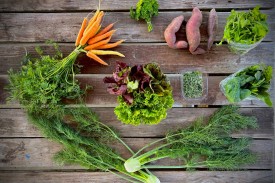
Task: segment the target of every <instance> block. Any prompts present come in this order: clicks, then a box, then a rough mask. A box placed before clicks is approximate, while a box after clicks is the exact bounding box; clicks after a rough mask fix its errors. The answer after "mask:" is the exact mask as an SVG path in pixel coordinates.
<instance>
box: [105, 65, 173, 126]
mask: <svg viewBox="0 0 275 183" xmlns="http://www.w3.org/2000/svg"><path fill="white" fill-rule="evenodd" d="M104 83H110V84H111V85H110V86H109V87H108V89H107V90H108V92H109V93H110V94H115V95H119V96H118V102H119V105H118V106H117V107H116V108H115V114H116V115H117V117H118V119H119V120H121V121H122V122H123V123H125V124H132V125H139V124H149V125H152V124H157V123H159V122H160V121H161V120H162V119H164V118H166V115H167V113H166V111H167V109H169V108H171V107H172V105H173V103H174V100H173V96H172V87H171V85H170V83H169V81H168V80H167V78H166V76H165V75H164V74H163V73H162V72H161V70H160V67H159V66H158V65H157V64H155V63H149V64H146V65H144V66H142V65H135V66H133V67H132V68H131V67H129V66H127V65H126V64H125V63H121V62H118V63H117V66H116V71H115V72H114V73H113V77H105V78H104Z"/></svg>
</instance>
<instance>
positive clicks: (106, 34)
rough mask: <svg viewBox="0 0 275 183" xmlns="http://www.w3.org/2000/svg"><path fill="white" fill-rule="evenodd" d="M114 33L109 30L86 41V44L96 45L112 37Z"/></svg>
mask: <svg viewBox="0 0 275 183" xmlns="http://www.w3.org/2000/svg"><path fill="white" fill-rule="evenodd" d="M115 31H116V30H111V31H109V32H107V33H105V34H103V35H101V36H98V35H96V37H94V38H92V39H90V40H89V41H88V44H94V43H97V42H98V41H102V40H103V39H105V38H107V37H110V36H112V35H113V33H114V32H115Z"/></svg>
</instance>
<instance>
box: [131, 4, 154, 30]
mask: <svg viewBox="0 0 275 183" xmlns="http://www.w3.org/2000/svg"><path fill="white" fill-rule="evenodd" d="M158 7H159V4H158V1H157V0H139V2H138V3H137V5H136V9H135V10H134V9H133V7H131V9H130V16H131V18H133V19H135V20H140V19H143V20H145V21H146V23H147V25H148V32H151V31H152V30H153V25H152V22H151V21H152V18H153V16H157V15H158Z"/></svg>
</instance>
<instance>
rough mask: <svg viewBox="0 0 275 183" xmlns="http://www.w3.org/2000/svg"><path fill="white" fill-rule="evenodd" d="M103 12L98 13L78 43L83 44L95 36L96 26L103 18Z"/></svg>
mask: <svg viewBox="0 0 275 183" xmlns="http://www.w3.org/2000/svg"><path fill="white" fill-rule="evenodd" d="M103 15H104V12H103V11H101V12H100V14H99V15H98V18H97V20H96V21H95V22H94V23H93V25H92V26H91V27H90V28H89V29H88V30H87V33H86V34H84V36H83V37H82V38H81V40H80V45H85V44H86V43H87V41H88V40H89V39H90V38H92V37H93V36H95V34H96V33H97V30H98V27H99V26H100V22H101V20H102V18H103Z"/></svg>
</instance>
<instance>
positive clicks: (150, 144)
mask: <svg viewBox="0 0 275 183" xmlns="http://www.w3.org/2000/svg"><path fill="white" fill-rule="evenodd" d="M177 135H180V134H173V135H170V136H169V137H174V136H177ZM166 139H167V137H164V138H162V139H159V140H156V141H153V142H151V143H149V144H147V145H146V146H144V147H142V148H141V149H139V150H138V151H137V152H136V153H135V154H134V155H133V156H132V158H134V157H136V156H137V155H138V154H139V153H140V152H141V151H143V150H144V149H147V148H148V147H150V146H152V145H154V144H156V143H158V142H161V141H163V140H166Z"/></svg>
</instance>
